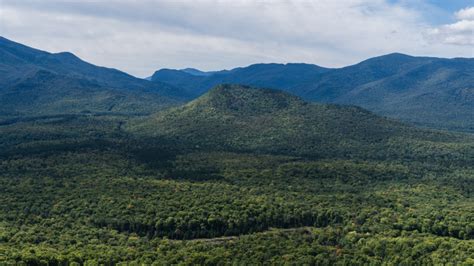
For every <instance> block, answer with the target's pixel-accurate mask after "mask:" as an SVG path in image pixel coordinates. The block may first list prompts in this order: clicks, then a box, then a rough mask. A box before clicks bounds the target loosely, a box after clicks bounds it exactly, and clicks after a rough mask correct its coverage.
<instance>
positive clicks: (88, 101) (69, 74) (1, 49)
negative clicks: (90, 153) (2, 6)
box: [0, 37, 182, 116]
mask: <svg viewBox="0 0 474 266" xmlns="http://www.w3.org/2000/svg"><path fill="white" fill-rule="evenodd" d="M177 90H178V89H177V88H175V87H173V86H171V85H167V84H163V83H159V82H158V83H151V82H149V81H146V80H142V79H138V78H135V77H133V76H130V75H128V74H126V73H124V72H121V71H118V70H116V69H110V68H105V67H98V66H95V65H92V64H89V63H87V62H84V61H82V60H81V59H79V58H78V57H76V56H75V55H73V54H71V53H57V54H51V53H48V52H45V51H40V50H36V49H33V48H30V47H27V46H24V45H22V44H19V43H15V42H13V41H10V40H8V39H5V38H3V37H0V116H14V115H39V114H41V115H43V114H58V113H68V112H130V113H135V112H152V111H156V110H159V109H161V108H163V107H166V106H169V105H172V104H176V103H177V102H179V101H180V100H181V97H180V96H178V95H182V93H179V92H177Z"/></svg>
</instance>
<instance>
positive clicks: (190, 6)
mask: <svg viewBox="0 0 474 266" xmlns="http://www.w3.org/2000/svg"><path fill="white" fill-rule="evenodd" d="M0 12H1V14H0V35H4V36H5V37H7V38H11V39H13V40H16V41H19V42H22V43H25V44H28V45H32V46H35V47H38V48H41V49H44V50H48V51H65V50H67V51H71V52H73V53H75V54H77V55H78V56H80V57H81V58H83V59H85V60H87V61H90V62H93V63H96V64H99V65H105V66H110V67H116V68H119V69H122V70H125V71H127V72H130V73H132V74H135V75H138V76H147V75H150V74H151V73H152V72H153V71H154V70H156V69H158V68H161V67H172V68H182V67H197V68H202V69H209V70H213V69H222V68H231V67H235V66H242V65H248V64H251V63H256V62H307V63H315V64H319V65H323V66H330V67H338V66H344V65H347V64H352V63H355V62H357V61H360V60H362V59H365V58H368V57H371V56H376V55H380V54H385V53H390V52H395V51H397V52H404V53H410V54H416V55H436V56H447V57H450V56H472V50H471V49H470V48H469V47H467V46H466V47H461V48H460V47H459V46H454V45H452V43H457V42H460V41H459V40H457V41H456V40H454V41H449V40H447V39H443V40H442V41H439V40H440V39H439V38H441V37H440V36H441V35H443V34H445V33H443V32H444V31H447V30H446V29H444V28H442V27H440V28H437V29H431V30H430V25H429V24H428V23H427V22H426V21H425V19H424V17H423V14H422V12H421V11H419V10H416V9H413V8H409V7H406V6H404V5H400V4H393V3H389V2H387V1H386V0H338V1H334V0H313V1H309V0H293V1H290V0H287V1H283V0H274V1H270V0H260V1H250V0H232V1H231V0H227V1H226V0H196V1H174V0H156V1H154V0H142V1H132V0H130V1H126V0H110V1H96V0H94V1H75V0H42V1H35V0H24V1H18V0H0ZM466 12H467V11H466ZM466 12H464V13H466ZM461 13H462V14H461ZM461 13H459V14H461V15H459V16H467V15H465V14H464V13H463V12H461ZM466 14H467V13H466ZM453 27H461V28H462V27H464V26H462V25H459V26H453ZM465 27H468V28H469V27H470V26H465ZM427 31H429V32H430V34H428V35H429V37H430V38H429V41H427V39H426V38H425V37H426V34H425V33H426V32H427ZM436 31H438V32H436ZM451 31H453V30H451ZM459 31H462V30H459ZM462 36H466V35H462ZM463 42H466V41H465V40H464V41H463Z"/></svg>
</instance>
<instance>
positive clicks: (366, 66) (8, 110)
mask: <svg viewBox="0 0 474 266" xmlns="http://www.w3.org/2000/svg"><path fill="white" fill-rule="evenodd" d="M149 79H150V80H146V79H140V78H136V77H133V76H131V75H129V74H126V73H124V72H121V71H119V70H116V69H111V68H106V67H99V66H96V65H93V64H90V63H87V62H85V61H83V60H81V59H80V58H78V57H76V56H75V55H73V54H71V53H68V52H62V53H49V52H45V51H41V50H37V49H34V48H31V47H28V46H25V45H22V44H19V43H16V42H14V41H11V40H8V39H6V38H3V37H0V117H3V118H11V117H17V116H38V115H55V114H64V113H125V114H145V115H146V114H151V113H154V112H157V111H159V110H163V109H166V108H168V107H171V106H176V105H180V104H182V103H185V102H187V101H190V100H193V99H195V98H197V97H199V96H200V95H203V94H204V93H206V92H207V91H208V90H209V89H211V88H213V87H215V86H217V85H219V84H240V85H249V86H256V87H264V88H271V89H279V90H283V91H286V92H289V93H291V94H294V95H296V96H299V97H301V98H302V99H304V100H306V101H312V102H321V103H336V104H343V105H356V106H360V107H362V108H365V109H368V110H370V111H372V112H374V113H376V114H378V115H382V116H387V117H390V118H395V119H399V120H402V121H405V122H409V123H412V124H416V125H421V126H428V127H433V128H440V129H452V130H459V131H468V132H469V131H474V85H473V84H474V59H472V58H454V59H444V58H433V57H414V56H408V55H404V54H398V53H394V54H389V55H385V56H380V57H375V58H371V59H368V60H365V61H363V62H361V63H358V64H355V65H352V66H348V67H343V68H324V67H320V66H317V65H311V64H294V63H293V64H255V65H250V66H248V67H239V68H235V69H231V70H222V71H209V72H205V71H200V70H198V69H193V68H185V69H181V70H173V69H162V70H159V71H156V72H155V73H154V74H153V76H151V77H150V78H149Z"/></svg>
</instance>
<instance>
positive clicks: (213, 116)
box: [134, 85, 452, 158]
mask: <svg viewBox="0 0 474 266" xmlns="http://www.w3.org/2000/svg"><path fill="white" fill-rule="evenodd" d="M134 129H135V130H137V131H139V132H141V133H144V132H146V133H147V134H148V135H151V136H161V137H166V138H177V139H180V140H182V141H185V142H186V141H188V142H189V143H188V144H187V146H189V147H193V146H194V145H196V144H197V145H198V146H199V149H200V150H202V149H211V150H226V151H229V150H232V151H239V152H254V153H272V154H275V153H276V154H284V155H299V156H309V157H315V158H317V157H339V158H341V157H346V158H377V157H378V158H382V157H383V156H388V157H390V158H394V157H397V156H398V157H402V156H403V157H406V156H409V155H408V153H409V152H408V153H407V154H400V153H399V152H400V150H399V147H397V145H400V144H401V143H405V144H406V145H407V147H406V149H405V151H408V150H409V148H410V145H408V141H419V140H423V141H433V142H436V141H449V140H451V138H452V136H451V135H448V134H446V133H441V132H434V131H428V130H421V129H417V128H415V127H412V126H408V125H405V124H403V123H400V122H396V121H394V120H390V119H386V118H382V117H379V116H377V115H375V114H373V113H371V112H369V111H366V110H364V109H362V108H360V107H354V106H342V105H333V104H316V103H309V102H305V101H303V100H301V99H300V98H298V97H296V96H292V95H290V94H288V93H285V92H281V91H276V90H271V89H255V88H252V87H246V86H240V85H219V86H217V87H215V88H213V89H211V90H210V91H209V92H208V93H206V94H204V95H203V96H201V97H200V98H198V99H196V100H194V101H192V102H190V103H188V104H186V105H184V106H182V107H177V108H174V109H171V110H167V111H163V112H160V113H158V114H156V115H154V116H152V117H151V118H150V119H147V120H145V121H143V122H141V123H139V124H138V125H137V126H136V128H134ZM382 151H383V152H382ZM382 154H383V155H382Z"/></svg>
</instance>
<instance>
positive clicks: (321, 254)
mask: <svg viewBox="0 0 474 266" xmlns="http://www.w3.org/2000/svg"><path fill="white" fill-rule="evenodd" d="M350 121H352V122H350ZM473 165H474V138H473V137H472V135H468V134H459V133H448V132H443V131H433V130H426V129H418V128H414V127H411V126H409V125H405V124H403V123H400V122H396V121H393V120H390V119H386V118H382V117H378V116H376V115H373V114H372V113H370V112H367V111H365V110H363V109H360V108H357V107H343V106H337V105H318V104H310V103H306V102H304V101H302V100H300V99H299V98H297V97H294V96H290V95H288V94H286V93H281V92H275V91H271V90H261V89H255V88H249V87H241V86H220V87H218V88H215V89H213V90H211V91H210V92H209V93H207V94H206V95H204V96H202V97H201V98H199V99H197V100H195V101H192V102H190V103H188V104H186V105H184V106H180V107H175V108H172V109H168V110H164V111H160V112H158V113H156V114H155V115H152V116H143V115H138V114H134V115H132V114H122V113H107V114H104V113H80V114H67V115H42V116H36V117H33V116H31V117H27V118H21V119H20V118H18V119H11V118H9V119H4V120H2V121H1V122H0V263H1V264H6V265H18V264H20V265H21V264H23V265H24V264H28V265H59V264H65V263H69V264H72V265H98V264H105V265H143V264H156V265H166V264H208V265H221V264H243V265H254V264H295V265H302V264H303V265H306V264H307V265H328V264H341V265H367V264H370V265H382V264H385V265H387V264H388V265H392V264H396V265H410V264H416V265H420V264H426V265H433V264H438V265H439V264H447V265H472V264H474V199H473V196H474V168H473Z"/></svg>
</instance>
